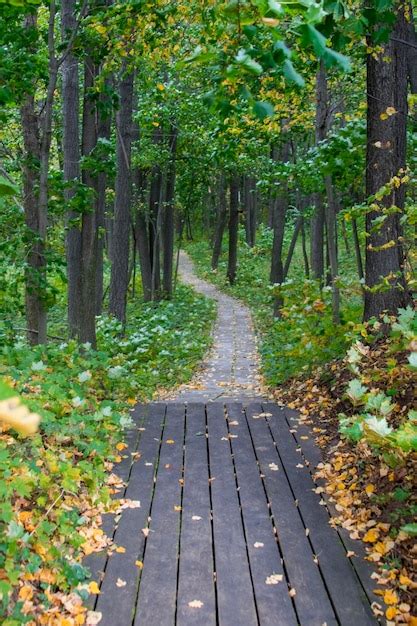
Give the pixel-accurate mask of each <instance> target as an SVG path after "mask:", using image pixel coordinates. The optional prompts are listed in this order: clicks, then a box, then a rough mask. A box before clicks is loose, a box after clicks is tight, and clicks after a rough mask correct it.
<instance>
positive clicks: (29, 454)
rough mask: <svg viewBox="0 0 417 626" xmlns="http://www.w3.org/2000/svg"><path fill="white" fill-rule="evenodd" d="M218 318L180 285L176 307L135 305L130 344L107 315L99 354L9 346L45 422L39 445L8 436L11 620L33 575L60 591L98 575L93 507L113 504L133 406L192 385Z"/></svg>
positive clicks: (4, 547) (1, 476)
mask: <svg viewBox="0 0 417 626" xmlns="http://www.w3.org/2000/svg"><path fill="white" fill-rule="evenodd" d="M213 317H214V305H213V303H212V302H210V301H208V300H206V299H205V298H203V297H201V296H196V295H195V294H194V293H193V292H192V291H191V290H190V289H189V288H186V287H179V288H178V290H177V294H176V298H175V299H174V300H172V301H170V302H161V303H159V304H149V305H144V304H140V303H139V302H138V301H136V302H133V303H131V311H130V325H129V328H128V332H127V334H126V336H125V337H123V338H122V337H121V335H120V331H121V327H120V325H119V324H118V323H117V322H116V321H114V320H111V319H106V318H104V317H103V318H101V319H100V320H99V331H98V347H97V350H96V351H95V350H92V349H91V348H90V346H89V345H88V344H84V345H83V346H78V345H77V344H76V342H74V341H68V342H64V343H61V344H57V343H50V344H48V345H46V346H39V347H33V348H32V347H29V346H28V345H27V344H26V343H25V342H24V341H23V340H18V341H14V342H8V343H4V342H3V345H2V349H1V352H0V377H3V378H4V379H5V380H7V381H8V382H9V384H10V385H12V386H13V388H14V391H15V392H18V393H19V394H20V395H21V397H22V399H23V400H24V401H25V403H26V404H27V405H28V406H29V407H30V408H31V409H32V410H34V411H36V412H38V413H39V414H40V415H41V416H42V423H41V430H40V433H39V434H37V435H35V436H34V437H32V438H28V439H22V438H21V437H19V436H18V435H14V434H13V431H9V433H7V434H4V435H2V436H1V435H0V485H1V486H0V569H1V570H2V581H1V587H0V593H1V594H2V599H1V601H0V614H1V615H3V616H4V615H11V614H12V612H13V611H14V613H13V614H14V615H15V617H16V619H18V620H21V619H25V618H24V617H23V616H22V615H21V613H20V610H19V606H21V603H20V605H19V603H18V604H15V599H13V601H11V597H12V596H11V595H10V594H11V593H12V592H13V590H14V589H15V588H16V587H17V585H18V582H19V580H21V579H22V576H23V575H24V574H25V572H30V573H31V575H33V578H32V580H33V582H34V584H38V585H39V586H40V589H45V588H46V586H48V585H46V584H45V582H44V583H43V582H42V580H45V579H46V578H48V577H49V578H48V583H49V584H50V585H51V587H50V589H52V590H55V591H58V590H59V591H63V592H68V591H69V590H70V589H72V588H74V587H77V585H78V584H79V583H81V582H83V581H84V580H85V579H86V578H87V577H88V571H87V570H86V569H85V568H83V567H81V565H80V563H79V559H80V556H81V554H82V553H83V551H84V544H85V542H86V541H87V540H86V535H84V534H83V529H84V527H85V525H86V523H87V521H88V519H87V517H88V512H89V510H90V509H92V508H93V507H94V508H95V509H96V511H97V512H98V511H101V510H104V507H105V506H107V505H108V502H109V490H108V488H106V487H105V486H104V485H105V483H106V476H107V472H108V470H109V469H110V467H111V466H110V465H109V463H113V462H116V461H117V460H120V456H119V454H120V453H119V452H118V449H116V444H117V443H118V442H120V439H121V437H122V432H123V430H125V429H128V428H129V427H130V424H131V418H130V416H129V408H131V406H132V405H134V404H135V403H136V401H137V400H138V399H139V400H146V399H149V398H151V397H152V395H153V393H154V392H155V391H156V390H157V389H158V388H159V387H162V386H165V387H167V386H173V385H175V384H178V383H180V382H182V381H186V380H188V379H189V378H190V376H191V373H192V371H193V368H194V367H195V365H196V364H197V363H198V362H199V361H200V359H201V358H202V356H203V354H204V352H205V351H206V349H207V346H208V344H209V341H210V338H209V335H210V329H211V320H212V319H213ZM3 339H5V338H3ZM5 389H6V390H8V392H9V394H10V390H9V389H8V388H7V387H6V388H5ZM4 397H6V396H5V395H4V394H3V386H1V387H0V398H4ZM116 472H117V468H116ZM97 514H98V513H96V515H97ZM86 516H87V517H86ZM13 598H14V596H13ZM18 623H23V622H22V621H19V622H18Z"/></svg>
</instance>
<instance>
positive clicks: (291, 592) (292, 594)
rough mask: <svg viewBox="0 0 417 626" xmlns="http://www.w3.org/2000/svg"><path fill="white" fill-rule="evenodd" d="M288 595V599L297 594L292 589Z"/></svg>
mask: <svg viewBox="0 0 417 626" xmlns="http://www.w3.org/2000/svg"><path fill="white" fill-rule="evenodd" d="M288 595H289V596H290V598H293V597H294V596H296V595H297V592H296V590H295V589H294V588H292V589H290V590H289V592H288Z"/></svg>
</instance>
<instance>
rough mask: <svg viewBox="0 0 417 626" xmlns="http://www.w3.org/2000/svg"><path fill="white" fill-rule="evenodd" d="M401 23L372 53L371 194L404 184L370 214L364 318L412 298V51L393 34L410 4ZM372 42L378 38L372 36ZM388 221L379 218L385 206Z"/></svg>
mask: <svg viewBox="0 0 417 626" xmlns="http://www.w3.org/2000/svg"><path fill="white" fill-rule="evenodd" d="M395 15H396V16H397V19H396V23H395V25H394V28H393V31H392V34H391V35H392V37H391V39H390V41H389V42H388V43H387V44H381V43H379V44H378V45H379V46H382V48H383V49H382V51H381V52H377V53H375V52H372V53H370V54H368V58H367V94H368V112H367V125H368V126H367V155H366V160H367V167H366V194H367V196H370V195H372V194H375V193H376V192H377V191H379V190H380V189H381V187H383V186H384V185H387V184H389V183H390V181H391V180H392V179H393V177H395V176H397V177H398V180H399V185H398V186H396V185H393V184H391V188H392V191H391V193H387V194H386V195H385V196H384V197H383V198H382V199H381V200H378V201H375V202H374V203H373V206H375V207H376V206H377V207H378V208H375V209H374V210H372V211H370V212H368V213H367V215H366V232H367V234H368V237H367V244H366V257H365V275H366V291H365V310H364V319H365V320H368V319H370V318H371V317H373V316H378V315H380V314H381V313H382V312H383V311H388V312H390V313H394V314H395V313H396V312H397V311H398V309H399V308H400V307H402V306H405V305H407V304H408V303H410V302H411V297H410V293H409V290H408V288H407V284H406V278H405V273H404V250H403V245H402V227H401V222H400V218H401V213H402V211H403V209H404V202H405V185H404V183H401V176H402V172H404V169H405V162H406V139H407V136H406V128H407V57H406V52H405V46H404V45H403V44H401V43H398V42H396V41H394V40H393V38H394V39H401V40H405V39H406V38H407V30H408V24H407V21H406V19H405V16H404V7H403V5H402V4H398V6H396V7H395ZM369 45H370V46H372V45H373V44H372V42H371V41H369ZM394 206H395V207H396V211H395V212H388V213H386V219H385V220H384V221H383V222H382V224H378V223H377V222H375V220H376V219H377V218H379V217H381V216H383V215H384V211H386V210H387V209H390V208H391V207H394Z"/></svg>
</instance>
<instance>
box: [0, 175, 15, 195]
mask: <svg viewBox="0 0 417 626" xmlns="http://www.w3.org/2000/svg"><path fill="white" fill-rule="evenodd" d="M18 193H19V190H18V188H17V187H16V185H14V184H13V183H11V182H10V181H9V180H8V179H7V178H5V177H4V176H0V197H1V196H16V195H18Z"/></svg>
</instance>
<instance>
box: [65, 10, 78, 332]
mask: <svg viewBox="0 0 417 626" xmlns="http://www.w3.org/2000/svg"><path fill="white" fill-rule="evenodd" d="M75 10H76V2H75V0H63V2H62V16H61V27H62V39H63V41H65V40H66V39H67V38H68V37H70V36H71V34H72V32H73V30H74V28H75V25H76V16H75ZM62 117H63V153H64V181H65V182H66V187H65V191H64V196H65V201H66V203H67V206H70V202H71V199H72V198H73V197H74V196H75V195H76V193H77V184H78V182H79V179H80V131H79V82H78V60H77V57H76V56H75V55H73V54H71V53H69V54H68V55H67V56H66V58H65V59H64V62H63V64H62ZM71 183H72V184H71ZM66 257H67V280H68V290H67V294H68V329H69V335H70V337H76V336H77V335H78V330H79V322H80V290H81V283H80V280H81V230H80V214H79V213H77V212H76V211H74V210H72V209H69V210H68V211H67V232H66Z"/></svg>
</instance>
